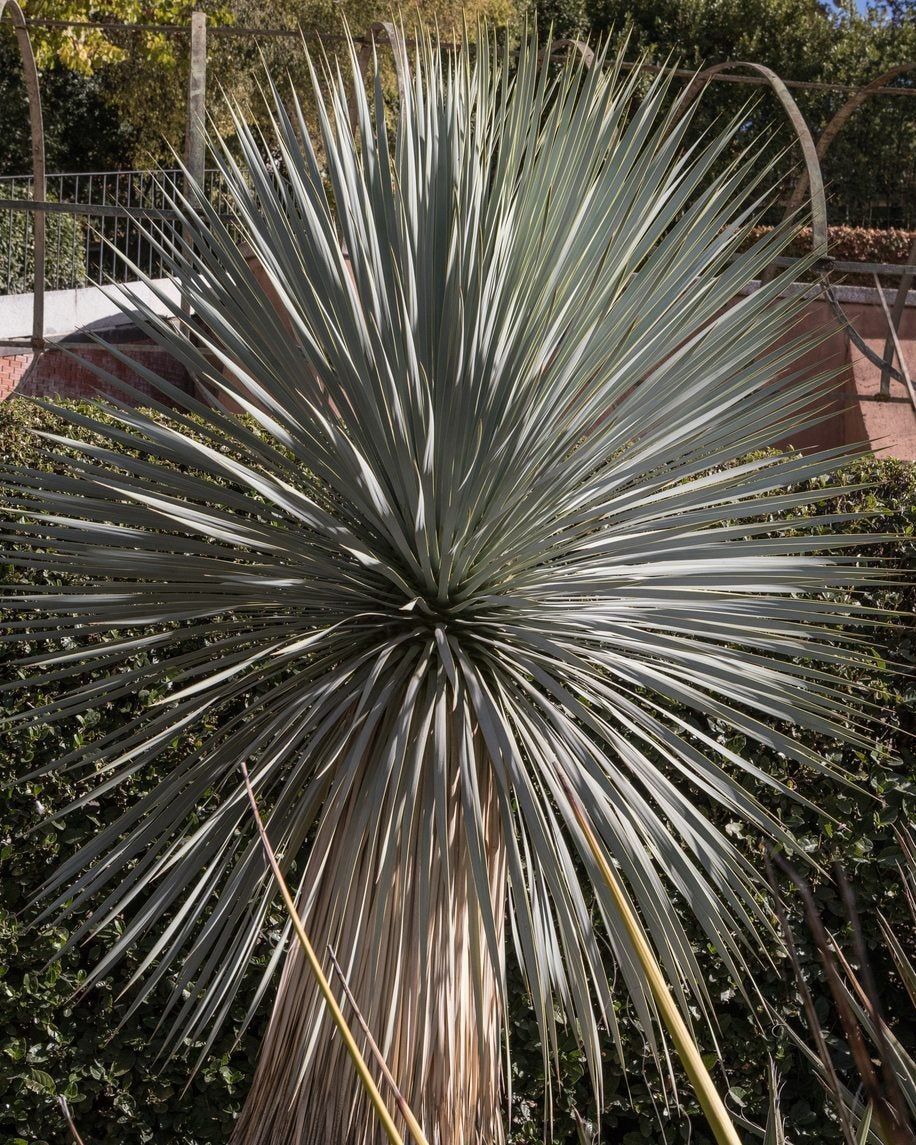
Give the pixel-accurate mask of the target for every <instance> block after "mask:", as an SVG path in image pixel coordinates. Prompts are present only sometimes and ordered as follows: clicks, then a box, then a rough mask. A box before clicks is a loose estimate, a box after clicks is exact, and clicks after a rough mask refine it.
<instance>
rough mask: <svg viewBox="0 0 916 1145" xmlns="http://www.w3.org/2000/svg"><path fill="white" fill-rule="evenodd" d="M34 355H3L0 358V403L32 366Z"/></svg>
mask: <svg viewBox="0 0 916 1145" xmlns="http://www.w3.org/2000/svg"><path fill="white" fill-rule="evenodd" d="M33 357H34V354H33V353H32V351H31V350H30V351H29V352H28V353H27V354H4V355H2V356H0V402H2V401H3V400H4V398H8V397H9V396H10V394H11V393H12V392H13V390H15V388H16V387H17V386H18V385H19V383H20V381H21V380H22V377H23V375H24V374H25V372H26V370H28V368H29V366H30V365H31V364H32V358H33Z"/></svg>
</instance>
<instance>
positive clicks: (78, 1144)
mask: <svg viewBox="0 0 916 1145" xmlns="http://www.w3.org/2000/svg"><path fill="white" fill-rule="evenodd" d="M57 1104H58V1105H59V1106H60V1110H61V1113H63V1115H64V1120H65V1121H66V1122H67V1128H68V1129H69V1130H70V1136H71V1137H72V1138H73V1140H74V1142H75V1145H84V1143H83V1139H82V1137H80V1135H79V1133H78V1132H77V1128H76V1125H75V1124H74V1122H73V1115H72V1114H71V1112H70V1106H69V1105H68V1104H67V1099H66V1097H64V1095H63V1094H61V1095H60V1096H59V1097H58V1099H57Z"/></svg>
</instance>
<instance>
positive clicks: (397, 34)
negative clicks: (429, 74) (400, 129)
mask: <svg viewBox="0 0 916 1145" xmlns="http://www.w3.org/2000/svg"><path fill="white" fill-rule="evenodd" d="M376 40H377V41H378V42H379V43H384V42H385V41H386V40H387V42H388V46H389V47H390V48H391V55H392V57H393V58H394V70H395V74H396V75H397V78H398V94H399V95H400V96H401V97H402V98H403V96H404V92H405V90H406V87H407V44H406V42H405V40H404V36H403V33H402V32H401V30H400V29H399V28H398V27H397V25H396V24H394V23H393V22H392V21H391V20H377V21H376V22H375V23H374V24H372V25H371V26H370V28H369V32H368V42H367V44H366V54H367V61H368V53H369V51H370V50H371V47H372V43H373V41H376ZM364 74H365V72H364Z"/></svg>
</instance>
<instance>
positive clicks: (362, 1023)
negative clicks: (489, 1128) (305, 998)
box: [328, 946, 429, 1145]
mask: <svg viewBox="0 0 916 1145" xmlns="http://www.w3.org/2000/svg"><path fill="white" fill-rule="evenodd" d="M328 957H329V958H330V959H331V964H332V965H333V967H334V969H335V970H336V972H337V977H338V978H339V979H340V984H341V986H342V987H343V992H344V995H345V996H346V999H347V1001H348V1002H349V1003H350V1006H351V1007H352V1009H353V1013H354V1014H355V1015H356V1020H357V1022H359V1027H360V1029H361V1030H362V1031H363V1034H364V1035H365V1038H366V1044H367V1045H368V1046H369V1051H370V1053H371V1054H372V1056H373V1057H374V1058H375V1061H376V1064H377V1065H378V1067H379V1069H380V1070H381V1071H382V1076H383V1077H384V1078H385V1081H387V1082H388V1084H389V1086H390V1087H391V1092H392V1093H393V1094H394V1101H395V1105H397V1107H398V1110H399V1112H400V1114H401V1116H402V1117H403V1118H404V1120H405V1121H406V1122H407V1128H408V1129H409V1130H410V1132H411V1133H412V1134H413V1137H414V1140H415V1141H416V1142H417V1145H429V1142H428V1141H427V1140H426V1135H425V1134H424V1132H423V1130H422V1128H421V1127H420V1124H419V1122H418V1121H417V1119H416V1117H414V1115H413V1111H412V1110H411V1108H410V1106H409V1105H408V1104H407V1098H406V1097H405V1096H404V1094H403V1093H401V1090H400V1087H399V1086H398V1083H397V1081H396V1079H395V1076H394V1074H393V1073H392V1072H391V1070H390V1069H389V1068H388V1063H387V1062H386V1061H385V1059H384V1057H383V1056H382V1051H381V1050H380V1049H379V1047H378V1043H377V1042H376V1040H375V1038H374V1037H373V1036H372V1031H371V1030H370V1029H369V1023H368V1022H367V1021H366V1019H365V1018H364V1017H363V1014H362V1011H361V1010H360V1008H359V1006H358V1004H357V1001H356V999H355V998H354V996H353V991H352V990H351V989H350V984H349V983H348V982H347V979H346V976H345V975H344V972H343V969H342V968H341V965H340V963H339V962H338V961H337V955H336V954H335V953H334V950H333V949H332V947H330V946H329V947H328Z"/></svg>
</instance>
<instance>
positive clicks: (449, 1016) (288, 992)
mask: <svg viewBox="0 0 916 1145" xmlns="http://www.w3.org/2000/svg"><path fill="white" fill-rule="evenodd" d="M481 779H482V780H483V776H482V777H481ZM487 786H489V785H488V784H487V785H485V783H484V782H482V783H481V795H482V797H483V795H484V791H485V790H486V788H487ZM453 795H454V798H453V799H452V807H453V809H454V810H453V815H452V820H451V822H450V824H449V835H448V862H445V861H443V860H444V856H443V854H442V848H440V847H439V846H438V844H437V843H432V844H430V841H429V832H430V830H431V825H430V824H428V823H425V824H424V823H413V822H412V823H410V824H408V825H407V828H406V830H404V831H401V832H400V834H399V837H398V843H397V848H396V849H397V853H396V854H394V855H391V854H389V855H388V856H387V858H388V866H387V867H384V868H383V867H382V858H383V857H382V855H381V853H380V849H381V845H382V841H383V838H384V837H385V836H389V838H390V833H389V832H388V831H387V830H386V831H382V832H377V831H376V828H377V826H378V822H379V815H378V814H376V815H375V816H373V817H372V818H371V820H370V822H369V823H368V825H366V826H363V825H362V822H361V821H362V820H363V819H365V815H364V814H362V815H360V814H359V813H358V810H357V808H356V807H355V806H351V807H350V808H348V813H347V814H345V815H344V816H342V817H341V819H340V820H337V821H336V825H335V828H336V829H334V830H329V831H327V832H324V831H323V830H319V833H318V838H317V839H316V841H315V843H314V845H313V847H312V849H311V858H310V860H309V863H308V865H307V868H306V872H305V876H304V878H303V881H302V887H301V889H300V894H299V899H298V901H299V903H300V904H301V909H302V917H303V922H304V925H305V929H306V931H307V933H308V934H309V937H310V939H311V941H312V944H313V945H314V947H315V949H316V951H317V952H318V955H319V957H320V958H322V959H323V961H324V963H325V972H326V974H327V975H328V978H329V980H330V981H331V984H332V986H333V987H334V988H335V990H336V992H337V994H338V998H339V999H340V1003H341V1006H342V1008H343V1011H344V1014H345V1016H346V1018H347V1021H348V1023H349V1024H350V1026H351V1028H352V1029H353V1031H354V1034H355V1036H356V1038H357V1042H358V1043H359V1044H360V1048H361V1049H362V1051H363V1054H364V1056H365V1057H366V1059H367V1061H368V1062H369V1064H370V1068H372V1069H373V1072H374V1073H375V1074H376V1078H377V1081H378V1084H379V1087H380V1089H381V1091H382V1093H383V1095H384V1097H385V1098H386V1100H387V1101H388V1105H389V1109H390V1110H391V1112H392V1114H393V1115H394V1117H395V1122H396V1123H397V1125H398V1127H399V1129H401V1132H402V1135H403V1136H404V1141H405V1145H410V1143H411V1138H410V1136H409V1134H408V1132H407V1130H406V1126H405V1125H404V1122H403V1119H402V1118H401V1117H400V1116H398V1115H397V1111H396V1105H395V1097H394V1094H393V1093H391V1091H390V1087H389V1086H388V1085H387V1084H386V1083H385V1081H384V1080H383V1079H382V1077H381V1073H380V1071H378V1070H377V1069H376V1068H375V1066H374V1063H373V1061H372V1058H371V1054H370V1052H369V1049H368V1046H367V1045H366V1044H365V1038H364V1037H363V1035H362V1033H361V1031H360V1029H359V1027H358V1023H357V1020H356V1016H355V1014H354V1013H353V1011H352V1008H351V1006H350V1005H349V1003H348V1002H347V1001H346V1000H345V998H344V992H343V989H342V988H341V986H340V982H339V979H338V978H337V977H336V974H335V973H334V971H333V968H332V964H331V960H330V958H329V957H328V956H327V951H328V946H330V947H331V948H332V949H333V950H334V953H335V955H336V956H337V958H338V960H339V962H340V964H341V967H342V968H343V972H344V974H345V975H346V977H347V982H348V985H349V987H350V989H351V991H352V993H353V995H354V996H355V998H356V1001H357V1004H358V1005H359V1009H360V1011H361V1013H362V1015H363V1017H364V1018H365V1020H366V1022H367V1023H368V1026H369V1028H370V1030H371V1031H372V1034H373V1037H374V1038H375V1041H376V1042H377V1043H378V1045H379V1047H380V1049H381V1051H382V1054H383V1056H384V1057H385V1060H386V1061H387V1063H388V1066H389V1067H390V1069H391V1071H392V1073H393V1074H394V1077H395V1078H396V1080H397V1082H398V1086H399V1088H400V1091H401V1093H402V1094H403V1096H404V1098H405V1099H406V1100H407V1103H408V1104H409V1106H410V1107H411V1109H412V1110H413V1113H414V1115H415V1116H416V1118H417V1120H418V1121H419V1122H420V1124H421V1126H422V1127H423V1130H424V1132H425V1133H426V1136H427V1138H428V1140H429V1143H430V1145H495V1143H499V1142H501V1141H502V1140H503V1131H502V1123H501V1116H500V1098H501V1085H500V1076H501V1053H500V1044H501V1032H502V1014H501V1007H500V1002H499V990H498V985H497V975H496V973H494V969H493V965H492V961H491V959H490V956H489V952H488V948H487V942H486V938H485V934H484V929H483V923H482V919H481V913H480V909H479V906H478V903H477V896H476V894H475V891H474V886H473V881H472V877H471V871H470V867H469V863H468V855H467V846H466V842H465V835H464V831H465V826H464V818H463V814H462V812H461V801H460V798H459V797H458V794H457V790H456V791H454V792H453ZM351 798H352V802H353V803H354V804H356V803H358V802H359V798H358V796H353V797H351ZM363 802H365V799H363ZM484 805H485V816H484V818H485V825H486V829H487V839H486V846H487V856H488V868H489V879H490V883H491V895H492V900H491V901H493V902H494V903H501V902H503V901H504V898H505V854H504V848H503V844H502V837H501V833H500V830H499V817H498V811H497V808H496V801H495V799H494V798H493V795H492V792H490V794H489V795H488V796H487V797H486V800H485V804H484ZM383 813H384V812H383ZM334 818H335V820H336V817H334ZM348 826H349V827H351V828H353V830H348V829H347V827H348ZM324 834H326V835H327V836H328V837H323V835H324ZM354 838H359V839H361V840H362V845H361V846H359V847H354V845H353V839H354ZM421 856H422V858H421ZM380 870H383V872H384V873H382V874H380ZM342 871H351V872H352V877H351V878H350V879H349V884H348V887H347V890H348V892H349V893H347V894H344V893H342V890H341V887H342V885H343V886H346V881H345V880H342V879H341V877H340V872H342ZM385 887H387V893H384V892H383V888H385ZM427 900H428V905H426V904H427ZM424 915H425V917H426V919H428V925H427V922H426V921H424ZM497 925H498V927H499V932H498V938H499V947H500V950H501V949H502V939H503V933H502V925H503V922H502V912H500V914H499V917H498V918H497ZM498 973H499V974H500V975H502V966H500V968H499V972H498ZM231 1145H387V1138H386V1137H385V1135H384V1133H383V1131H382V1129H381V1128H380V1127H379V1125H378V1124H377V1122H376V1120H375V1115H374V1113H373V1110H372V1108H371V1106H370V1104H369V1102H368V1100H367V1098H366V1095H365V1091H364V1090H363V1089H362V1086H361V1084H360V1082H359V1079H358V1077H357V1075H356V1072H355V1070H354V1068H353V1063H352V1062H351V1060H350V1058H349V1057H348V1056H347V1053H346V1050H345V1048H344V1045H343V1042H342V1041H341V1039H340V1037H339V1035H338V1032H337V1030H336V1029H335V1028H334V1027H333V1025H332V1024H331V1022H330V1021H329V1020H328V1017H327V1014H326V1012H325V1009H324V1003H323V1001H322V999H321V997H320V995H319V993H318V990H317V987H316V985H315V981H314V978H313V976H312V974H311V972H310V970H309V968H308V965H307V963H306V962H305V959H304V957H303V954H302V951H301V948H300V947H299V945H298V943H293V944H292V945H291V946H290V948H289V951H288V953H287V955H286V961H285V964H284V967H283V971H282V975H281V979H280V983H279V987H278V992H277V998H276V1002H275V1003H274V1009H273V1013H272V1015H271V1019H270V1023H269V1025H268V1029H267V1033H266V1035H265V1038H264V1042H263V1045H262V1047H261V1052H260V1057H259V1061H258V1066H257V1069H256V1072H255V1077H254V1081H253V1084H252V1089H251V1093H250V1094H249V1096H248V1099H247V1101H246V1103H245V1106H244V1108H243V1110H242V1113H241V1116H240V1118H239V1121H238V1123H237V1125H236V1128H235V1131H234V1133H233V1135H232V1139H231Z"/></svg>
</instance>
